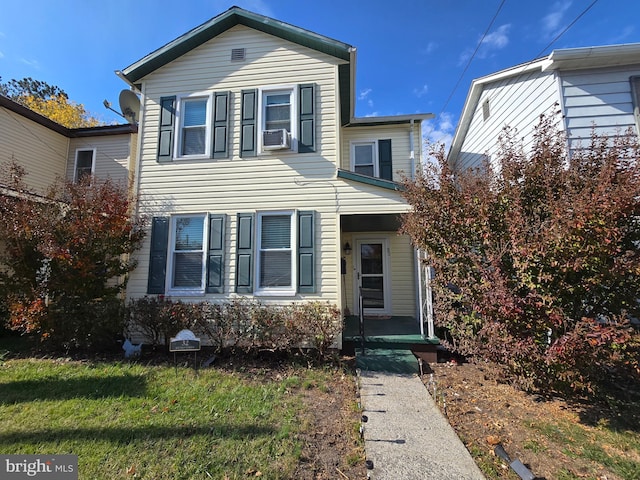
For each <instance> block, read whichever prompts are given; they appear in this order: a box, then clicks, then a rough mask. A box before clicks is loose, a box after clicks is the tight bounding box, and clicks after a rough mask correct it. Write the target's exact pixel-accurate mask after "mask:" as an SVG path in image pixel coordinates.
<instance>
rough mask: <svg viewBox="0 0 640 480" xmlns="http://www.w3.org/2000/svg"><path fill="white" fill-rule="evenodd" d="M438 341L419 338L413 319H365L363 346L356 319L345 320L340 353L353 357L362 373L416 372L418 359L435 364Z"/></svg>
mask: <svg viewBox="0 0 640 480" xmlns="http://www.w3.org/2000/svg"><path fill="white" fill-rule="evenodd" d="M439 343H440V340H439V339H438V338H429V337H427V336H422V335H420V325H419V324H418V322H417V321H416V319H415V318H412V317H390V318H376V317H365V319H364V344H363V343H362V338H361V337H360V328H359V318H358V317H356V316H350V317H346V318H345V320H344V329H343V332H342V344H343V350H344V351H345V352H346V353H349V354H353V355H355V357H356V365H357V366H358V368H360V369H362V370H371V371H383V372H395V373H418V371H419V365H418V360H417V359H418V358H421V359H422V360H423V361H424V362H426V363H435V362H437V353H436V347H437V346H438V344H439Z"/></svg>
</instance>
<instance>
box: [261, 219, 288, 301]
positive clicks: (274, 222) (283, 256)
mask: <svg viewBox="0 0 640 480" xmlns="http://www.w3.org/2000/svg"><path fill="white" fill-rule="evenodd" d="M295 218H296V217H295V215H294V212H293V211H287V212H265V213H260V214H258V229H257V233H258V235H257V252H258V259H257V265H256V271H257V274H256V279H257V292H256V293H258V294H269V293H273V294H281V295H287V294H291V295H293V294H294V293H295V285H296V283H295V281H296V280H295V279H296V262H295V255H294V252H295V251H296V234H295V232H296V224H295Z"/></svg>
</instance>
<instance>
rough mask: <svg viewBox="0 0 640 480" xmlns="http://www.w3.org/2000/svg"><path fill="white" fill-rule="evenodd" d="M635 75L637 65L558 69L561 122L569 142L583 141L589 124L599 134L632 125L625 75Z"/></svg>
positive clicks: (613, 132) (610, 133)
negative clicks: (562, 104) (560, 71)
mask: <svg viewBox="0 0 640 480" xmlns="http://www.w3.org/2000/svg"><path fill="white" fill-rule="evenodd" d="M636 75H640V65H637V66H635V67H634V66H631V67H625V68H608V69H598V70H595V69H594V70H580V71H571V72H569V71H567V72H562V73H561V85H562V96H563V101H564V115H565V125H566V131H567V134H568V138H569V140H570V141H571V142H572V146H573V145H575V143H576V142H579V143H581V144H582V145H586V144H587V143H588V142H589V138H590V136H591V133H592V130H593V127H595V130H596V132H597V133H599V134H605V135H616V134H618V133H624V131H625V130H626V129H627V128H628V127H634V126H635V119H634V116H633V102H632V97H631V84H630V82H629V77H631V76H636Z"/></svg>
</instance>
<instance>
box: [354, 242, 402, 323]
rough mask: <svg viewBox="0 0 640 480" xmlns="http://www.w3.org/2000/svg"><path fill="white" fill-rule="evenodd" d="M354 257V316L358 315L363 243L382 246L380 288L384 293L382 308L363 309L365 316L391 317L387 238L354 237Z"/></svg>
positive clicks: (389, 259) (389, 262) (389, 266)
mask: <svg viewBox="0 0 640 480" xmlns="http://www.w3.org/2000/svg"><path fill="white" fill-rule="evenodd" d="M353 243H354V252H353V254H354V257H353V305H354V307H355V308H354V311H355V313H356V315H359V314H360V302H359V298H358V294H359V292H360V276H361V272H360V271H361V259H360V250H361V249H360V246H361V245H362V244H364V243H380V244H382V288H383V291H384V308H365V309H364V314H365V315H385V316H386V315H391V314H392V311H393V310H392V307H391V298H392V295H391V250H390V242H389V237H388V236H385V235H357V236H356V235H354V237H353Z"/></svg>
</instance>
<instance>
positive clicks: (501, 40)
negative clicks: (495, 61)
mask: <svg viewBox="0 0 640 480" xmlns="http://www.w3.org/2000/svg"><path fill="white" fill-rule="evenodd" d="M510 29H511V24H510V23H506V24H504V25H500V26H499V27H498V29H497V30H496V31H495V32H491V33H488V34H487V35H486V36H485V37H484V38H483V39H482V45H484V46H486V47H489V48H492V49H495V50H499V49H501V48H504V47H506V46H507V45H508V44H509V36H508V33H509V30H510Z"/></svg>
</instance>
